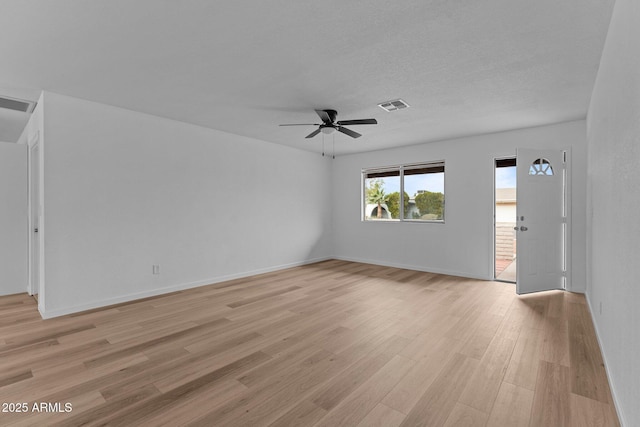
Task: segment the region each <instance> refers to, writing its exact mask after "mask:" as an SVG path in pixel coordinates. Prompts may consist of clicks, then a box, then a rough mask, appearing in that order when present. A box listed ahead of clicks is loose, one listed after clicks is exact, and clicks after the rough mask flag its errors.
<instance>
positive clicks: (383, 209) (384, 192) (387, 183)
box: [364, 169, 400, 220]
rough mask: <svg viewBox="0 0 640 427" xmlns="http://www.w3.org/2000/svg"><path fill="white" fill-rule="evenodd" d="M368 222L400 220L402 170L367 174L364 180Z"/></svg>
mask: <svg viewBox="0 0 640 427" xmlns="http://www.w3.org/2000/svg"><path fill="white" fill-rule="evenodd" d="M364 193H365V195H364V199H365V200H364V203H365V205H364V206H365V208H364V215H365V219H366V220H381V219H386V220H390V219H399V218H400V210H399V206H400V205H399V201H400V197H399V194H400V170H399V169H396V170H388V171H377V172H370V173H368V174H366V176H365V180H364Z"/></svg>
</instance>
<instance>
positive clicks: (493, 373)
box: [460, 336, 515, 414]
mask: <svg viewBox="0 0 640 427" xmlns="http://www.w3.org/2000/svg"><path fill="white" fill-rule="evenodd" d="M514 347H515V342H514V341H513V340H510V339H508V338H503V337H501V336H496V337H495V338H494V340H493V341H492V342H491V344H490V345H489V348H488V349H487V352H486V353H485V355H484V356H483V358H482V359H481V360H480V363H479V364H478V368H477V369H476V370H475V371H474V372H473V375H472V376H471V377H470V378H469V379H468V381H467V384H466V387H465V389H464V392H463V393H462V396H461V397H460V402H462V403H464V404H466V405H468V406H471V407H472V408H475V409H478V410H480V411H482V412H485V413H487V414H488V413H489V412H490V411H491V407H492V406H493V403H494V401H495V399H496V396H497V395H498V391H499V390H500V385H501V384H502V380H503V378H504V375H505V373H506V371H507V366H508V364H509V361H510V360H511V353H512V351H513V348H514Z"/></svg>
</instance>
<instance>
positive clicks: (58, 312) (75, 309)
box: [38, 257, 333, 319]
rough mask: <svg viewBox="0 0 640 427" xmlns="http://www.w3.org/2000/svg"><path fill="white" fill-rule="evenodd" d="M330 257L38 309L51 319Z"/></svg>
mask: <svg viewBox="0 0 640 427" xmlns="http://www.w3.org/2000/svg"><path fill="white" fill-rule="evenodd" d="M329 259H333V258H332V257H321V258H313V259H308V260H304V261H298V262H292V263H289V264H282V265H277V266H272V267H266V268H260V269H257V270H252V271H245V272H242V273H236V274H229V275H226V276H218V277H214V278H211V279H204V280H198V281H196V282H190V283H180V284H176V285H172V286H167V287H164V288H157V289H151V290H148V291H144V292H136V293H132V294H127V295H122V296H118V297H113V298H107V299H103V300H100V301H92V302H89V303H86V304H80V305H75V306H72V307H64V308H59V309H55V310H46V309H44V308H41V307H40V306H38V311H40V316H42V318H43V319H51V318H53V317H59V316H64V315H67V314H73V313H79V312H81V311H86V310H93V309H95V308H100V307H107V306H110V305H114V304H120V303H123V302H129V301H135V300H137V299H142V298H148V297H153V296H157V295H163V294H168V293H171V292H177V291H182V290H185V289H191V288H197V287H200V286H206V285H212V284H214V283H220V282H226V281H228V280H234V279H241V278H243V277H249V276H255V275H257V274H264V273H270V272H272V271H278V270H285V269H287V268H292V267H299V266H301V265H307V264H313V263H316V262H321V261H327V260H329Z"/></svg>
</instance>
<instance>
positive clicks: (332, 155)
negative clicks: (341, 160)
mask: <svg viewBox="0 0 640 427" xmlns="http://www.w3.org/2000/svg"><path fill="white" fill-rule="evenodd" d="M331 151H332V154H331V158H332V159H335V158H336V133H335V132H334V133H333V148H332V149H331Z"/></svg>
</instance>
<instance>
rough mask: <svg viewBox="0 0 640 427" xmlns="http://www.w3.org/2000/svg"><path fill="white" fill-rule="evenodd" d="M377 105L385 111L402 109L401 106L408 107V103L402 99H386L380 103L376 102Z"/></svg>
mask: <svg viewBox="0 0 640 427" xmlns="http://www.w3.org/2000/svg"><path fill="white" fill-rule="evenodd" d="M378 107H380V108H382V109H383V110H384V111H386V112H387V113H390V112H391V111H397V110H402V109H403V108H409V104H407V103H406V102H404V101H403V100H402V99H396V100H395V101H387V102H383V103H382V104H378Z"/></svg>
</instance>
